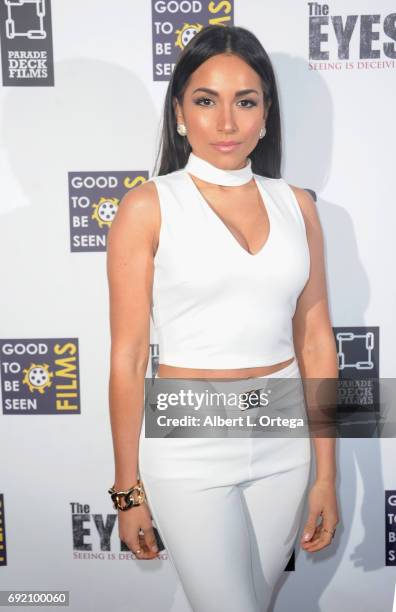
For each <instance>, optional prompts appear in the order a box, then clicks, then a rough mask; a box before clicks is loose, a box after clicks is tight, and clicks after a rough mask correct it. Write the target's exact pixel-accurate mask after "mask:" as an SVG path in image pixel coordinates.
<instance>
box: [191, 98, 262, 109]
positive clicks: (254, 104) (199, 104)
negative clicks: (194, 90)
mask: <svg viewBox="0 0 396 612" xmlns="http://www.w3.org/2000/svg"><path fill="white" fill-rule="evenodd" d="M201 102H213V100H211V99H210V98H198V99H197V100H194V103H195V104H198V106H209V105H208V104H201ZM240 102H248V103H249V105H250V106H246V105H245V104H243V107H244V108H252V106H257V103H256V102H255V101H254V100H248V99H244V100H240Z"/></svg>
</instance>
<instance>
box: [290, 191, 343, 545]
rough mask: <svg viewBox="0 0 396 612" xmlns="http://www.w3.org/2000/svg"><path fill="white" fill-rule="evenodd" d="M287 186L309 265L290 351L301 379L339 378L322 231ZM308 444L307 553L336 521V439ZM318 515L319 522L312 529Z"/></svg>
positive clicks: (313, 212)
mask: <svg viewBox="0 0 396 612" xmlns="http://www.w3.org/2000/svg"><path fill="white" fill-rule="evenodd" d="M290 187H291V189H292V190H293V192H294V194H295V196H296V199H297V201H298V203H299V205H300V208H301V212H302V214H303V217H304V221H305V227H306V233H307V240H308V245H309V252H310V260H311V265H310V275H309V279H308V281H307V283H306V285H305V286H304V289H303V291H302V293H301V294H300V296H299V298H298V300H297V305H296V312H295V314H294V317H293V337H294V346H295V352H296V356H297V360H298V364H299V368H300V371H301V376H302V378H303V379H311V378H313V379H338V360H337V348H336V343H335V338H334V333H333V329H332V326H331V322H330V315H329V307H328V297H327V285H326V271H325V261H324V259H325V258H324V241H323V232H322V228H321V224H320V220H319V216H318V212H317V209H316V204H315V201H314V200H313V198H312V196H311V195H310V194H309V193H308V192H307V191H306V190H305V189H301V188H298V187H295V186H293V185H290ZM308 386H309V385H308ZM307 403H308V399H307ZM313 443H314V447H315V455H316V479H315V482H314V484H313V486H312V488H311V490H310V493H309V513H308V518H307V520H306V523H305V526H304V530H303V535H302V537H301V541H300V542H301V547H302V548H303V549H304V550H306V551H308V552H315V551H317V550H320V549H321V548H324V547H325V546H328V545H329V544H330V542H331V540H332V537H333V536H332V534H333V532H334V530H335V527H336V525H337V524H338V522H339V516H338V508H337V498H336V493H335V482H336V458H335V446H336V437H335V436H332V437H327V438H326V437H317V436H314V437H313ZM320 516H321V517H322V522H321V523H320V524H319V525H317V519H318V518H319V517H320ZM307 534H308V537H306V536H307Z"/></svg>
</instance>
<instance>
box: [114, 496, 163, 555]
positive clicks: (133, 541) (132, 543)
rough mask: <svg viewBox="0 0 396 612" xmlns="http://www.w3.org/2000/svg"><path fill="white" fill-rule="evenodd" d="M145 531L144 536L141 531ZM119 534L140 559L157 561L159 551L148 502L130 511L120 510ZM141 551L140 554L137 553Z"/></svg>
mask: <svg viewBox="0 0 396 612" xmlns="http://www.w3.org/2000/svg"><path fill="white" fill-rule="evenodd" d="M140 530H143V532H144V533H143V534H139V531H140ZM118 533H119V536H120V539H121V541H122V542H124V544H126V545H127V546H128V548H129V550H130V551H131V552H133V553H134V555H135V556H136V557H137V558H138V559H155V558H156V557H158V554H159V551H158V546H157V542H156V539H155V535H154V529H153V523H152V521H151V514H150V510H149V507H148V505H147V502H143V503H142V504H140V506H135V507H132V508H129V510H125V511H123V510H118ZM138 550H140V552H137V551H138Z"/></svg>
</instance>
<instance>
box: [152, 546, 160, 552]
mask: <svg viewBox="0 0 396 612" xmlns="http://www.w3.org/2000/svg"><path fill="white" fill-rule="evenodd" d="M151 550H153V551H154V552H158V546H157V545H156V544H153V545H152V547H151Z"/></svg>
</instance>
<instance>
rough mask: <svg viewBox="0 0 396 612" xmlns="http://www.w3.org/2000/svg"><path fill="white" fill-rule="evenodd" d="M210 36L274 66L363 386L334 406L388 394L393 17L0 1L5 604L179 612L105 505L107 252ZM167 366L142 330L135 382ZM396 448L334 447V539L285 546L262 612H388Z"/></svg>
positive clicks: (0, 505)
mask: <svg viewBox="0 0 396 612" xmlns="http://www.w3.org/2000/svg"><path fill="white" fill-rule="evenodd" d="M211 23H215V24H223V25H228V24H231V25H239V26H243V27H245V28H248V29H250V30H251V31H252V32H253V33H254V34H256V36H258V37H259V39H260V40H261V42H262V44H263V46H264V47H265V49H266V50H267V52H268V53H269V55H270V57H271V59H272V62H273V65H274V68H275V72H276V76H277V80H278V87H279V94H280V103H281V113H282V122H283V125H282V127H283V146H284V159H283V167H282V175H283V176H284V178H285V179H286V180H287V181H288V182H289V183H291V184H294V185H298V186H301V187H304V188H306V189H308V190H310V192H311V193H312V194H313V196H314V198H315V200H316V205H317V209H318V212H319V216H320V219H321V222H322V226H323V232H324V240H325V250H326V265H327V275H328V291H329V302H330V309H331V317H332V324H333V327H334V334H335V337H336V341H337V348H338V352H339V369H340V378H343V377H345V378H347V377H348V378H354V377H356V378H359V379H360V381H361V386H360V388H359V389H358V391H359V397H358V398H357V397H356V392H357V391H356V389H355V390H354V392H353V393H351V391H350V389H349V388H348V386H347V385H346V388H345V402H346V403H348V401H350V402H352V403H353V402H360V403H367V402H368V403H370V402H373V401H375V400H376V399H378V398H374V399H373V389H372V388H371V387H370V380H369V379H370V378H372V377H381V378H392V377H395V374H396V372H395V370H396V367H395V358H394V352H395V342H396V338H395V330H394V328H395V324H394V312H395V307H396V303H395V302H396V300H395V281H394V279H395V274H394V266H395V263H396V258H395V237H394V236H395V227H396V213H395V208H396V207H395V195H394V192H395V188H394V170H395V154H394V144H395V142H396V127H395V118H394V109H395V95H396V86H395V85H396V81H395V77H396V6H395V5H394V3H393V2H391V1H389V0H360V1H359V0H349V1H348V2H343V1H342V0H334V1H332V2H330V3H328V4H324V3H320V2H305V1H302V0H282V2H279V1H278V0H267V2H263V1H262V0H239V1H238V0H235V1H231V0H222V1H220V0H216V1H213V2H212V1H207V2H203V1H202V0H141V1H140V2H132V1H130V0H117V2H107V1H105V0H84V2H78V1H77V0H68V1H67V2H66V1H65V0H52V2H50V0H1V2H0V34H1V68H2V83H1V88H0V172H1V183H0V195H1V198H0V207H1V208H0V212H1V217H0V221H1V222H0V245H1V262H2V273H1V322H0V375H1V414H0V590H4V591H7V590H9V591H12V590H15V591H24V592H27V591H32V592H38V591H44V592H49V591H51V592H53V601H56V597H58V601H60V602H61V603H62V601H63V599H62V595H60V594H59V593H60V592H61V591H63V592H67V593H66V596H65V597H66V599H65V602H67V601H68V604H69V609H71V610H73V612H74V611H80V610H85V611H91V610H92V611H93V610H95V612H108V610H115V611H117V612H127V611H132V610H133V611H136V612H151V611H152V610H156V611H158V612H186V611H187V610H189V609H190V608H189V606H188V603H187V601H186V599H185V596H184V594H183V591H182V588H181V585H180V583H179V581H178V578H177V576H176V575H175V572H174V570H173V568H172V566H171V564H170V561H169V559H168V555H167V551H166V549H165V548H164V549H163V550H162V551H161V555H160V558H159V559H157V560H154V561H139V560H137V559H136V558H135V557H134V555H133V554H132V553H131V552H130V551H129V550H128V549H127V548H126V546H125V545H124V544H123V543H122V542H120V539H119V536H118V525H117V514H116V511H115V510H114V509H113V507H112V505H111V500H110V497H109V495H108V493H107V489H108V488H109V486H111V485H112V484H113V476H114V464H113V450H112V440H111V430H110V421H109V409H108V379H109V355H110V334H109V305H108V290H107V279H106V238H107V233H108V231H109V228H110V226H111V223H112V221H113V219H114V217H115V215H116V214H117V207H118V205H119V202H120V199H121V198H122V196H123V194H124V193H125V192H126V191H128V190H129V189H133V188H134V187H135V186H137V185H139V184H140V183H142V182H144V181H145V180H147V179H148V178H150V176H152V175H153V173H154V172H155V170H154V168H155V160H156V155H157V150H158V145H159V137H160V123H161V118H162V109H163V102H164V96H165V92H166V88H167V85H168V81H169V79H170V76H171V74H172V70H173V67H174V64H175V62H176V61H177V58H178V56H179V54H180V53H181V51H182V50H183V48H184V46H185V45H186V44H187V43H188V41H189V40H190V39H191V38H192V37H193V36H194V35H195V34H196V33H197V32H199V31H200V29H201V28H203V27H204V26H205V25H207V24H211ZM159 357H160V355H159V351H158V345H157V341H156V337H155V330H154V329H152V330H151V339H150V363H149V368H148V371H147V376H151V375H152V373H153V372H154V371H155V369H156V367H157V365H158V360H159ZM365 379H367V384H364V381H365ZM354 395H355V396H354ZM351 396H354V397H351ZM395 401H396V400H395ZM395 450H396V443H395V440H394V439H393V438H390V437H388V438H384V437H380V436H375V435H372V436H371V437H369V436H368V437H360V438H357V437H343V438H342V439H340V440H339V441H338V445H337V464H338V482H337V487H338V494H339V509H340V524H339V526H338V528H337V532H336V536H335V538H334V540H333V543H332V544H331V546H329V547H327V548H325V549H323V550H322V551H320V552H318V553H315V554H313V555H309V554H308V553H306V552H305V551H303V550H301V549H299V547H298V546H296V548H295V551H294V554H293V556H292V558H291V560H290V562H289V564H288V566H287V567H286V568H285V570H284V579H282V581H281V584H280V588H279V589H278V591H277V593H276V594H275V595H276V596H275V597H274V601H273V612H284V611H285V610H296V611H298V612H300V611H301V612H319V611H320V612H333V611H334V610H337V611H339V612H345V611H346V610H348V609H349V608H350V607H351V606H353V607H354V609H355V610H357V611H358V612H387V611H389V612H390V611H391V610H392V605H393V599H394V589H395V580H396V470H395V463H396V462H395V455H396V453H395ZM175 520H177V517H175ZM191 529H194V525H193V524H191ZM185 537H186V545H188V533H186V534H185ZM191 554H194V551H193V550H192V551H191ZM208 555H210V550H208ZM57 594H58V595H57ZM67 598H68V599H67ZM10 608H11V606H10ZM219 612H225V611H222V610H219ZM241 612H242V611H241Z"/></svg>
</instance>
